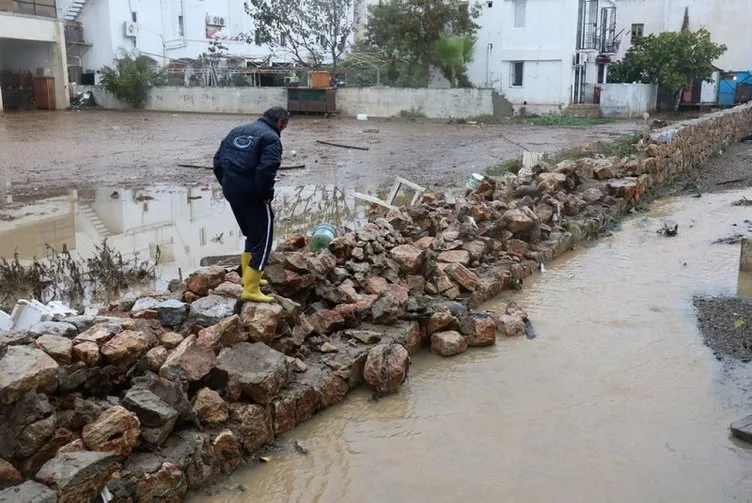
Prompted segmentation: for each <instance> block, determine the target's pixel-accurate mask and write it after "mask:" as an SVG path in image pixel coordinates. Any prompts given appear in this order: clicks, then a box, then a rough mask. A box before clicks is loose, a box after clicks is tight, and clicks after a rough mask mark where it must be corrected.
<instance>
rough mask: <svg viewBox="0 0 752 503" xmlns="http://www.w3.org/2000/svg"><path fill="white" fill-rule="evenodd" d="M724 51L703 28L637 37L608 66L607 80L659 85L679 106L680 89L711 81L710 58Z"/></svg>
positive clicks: (721, 45)
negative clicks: (670, 93) (693, 82)
mask: <svg viewBox="0 0 752 503" xmlns="http://www.w3.org/2000/svg"><path fill="white" fill-rule="evenodd" d="M724 52H726V46H725V45H723V44H716V43H715V42H713V40H712V39H711V36H710V32H709V31H708V30H706V29H705V28H700V29H699V30H697V31H690V30H682V31H679V32H663V33H661V34H659V35H648V36H646V37H640V38H637V39H636V40H635V41H634V45H633V46H632V47H631V48H630V49H629V51H627V54H626V56H625V58H624V60H623V61H621V62H618V63H614V64H613V65H611V68H610V69H609V81H611V82H643V83H656V84H659V85H661V86H663V87H665V88H666V89H669V90H670V91H671V92H672V93H673V94H674V103H675V108H676V109H678V108H679V101H680V97H681V93H682V91H684V89H686V87H687V86H688V85H689V84H690V82H692V81H695V80H706V81H709V80H711V78H712V76H713V72H714V71H715V67H714V66H713V61H715V60H717V59H718V58H719V57H721V55H722V54H723V53H724Z"/></svg>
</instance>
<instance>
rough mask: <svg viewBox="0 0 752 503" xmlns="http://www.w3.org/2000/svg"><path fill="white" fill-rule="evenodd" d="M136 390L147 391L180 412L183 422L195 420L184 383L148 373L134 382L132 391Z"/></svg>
mask: <svg viewBox="0 0 752 503" xmlns="http://www.w3.org/2000/svg"><path fill="white" fill-rule="evenodd" d="M134 389H146V390H149V391H151V392H152V393H154V394H155V395H157V396H158V397H159V398H161V399H162V400H164V401H165V402H167V403H168V404H169V405H170V406H171V407H172V408H174V409H175V410H176V411H178V413H179V414H180V419H182V420H183V421H192V420H193V409H192V408H191V403H190V402H189V401H188V397H187V396H186V394H185V391H184V390H183V386H182V383H180V382H174V381H170V380H168V379H165V378H162V377H159V376H157V375H154V374H152V373H151V372H147V373H146V375H145V376H143V377H137V378H136V379H134V380H133V386H132V387H131V390H134Z"/></svg>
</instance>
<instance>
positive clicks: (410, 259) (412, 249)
mask: <svg viewBox="0 0 752 503" xmlns="http://www.w3.org/2000/svg"><path fill="white" fill-rule="evenodd" d="M390 255H391V256H392V258H393V259H394V260H395V261H396V262H397V263H398V264H399V265H400V266H401V267H402V269H403V270H404V271H405V272H407V273H408V274H415V273H417V272H418V271H419V270H420V268H421V266H422V265H423V259H424V257H425V251H424V250H422V249H420V248H418V247H417V246H413V245H399V246H395V247H394V248H392V250H391V252H390Z"/></svg>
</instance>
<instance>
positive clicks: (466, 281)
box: [444, 264, 480, 292]
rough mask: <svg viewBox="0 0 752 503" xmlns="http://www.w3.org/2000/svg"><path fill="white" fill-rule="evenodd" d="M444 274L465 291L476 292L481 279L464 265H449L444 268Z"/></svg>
mask: <svg viewBox="0 0 752 503" xmlns="http://www.w3.org/2000/svg"><path fill="white" fill-rule="evenodd" d="M444 272H445V273H446V274H447V276H449V277H450V278H452V280H454V281H456V282H457V283H458V284H459V285H460V286H461V287H462V288H464V289H465V290H468V291H470V292H474V291H475V290H476V288H478V283H479V282H480V278H479V277H478V275H477V274H475V273H474V272H473V271H471V270H470V269H468V268H467V267H465V266H463V265H462V264H449V265H448V266H446V267H445V268H444Z"/></svg>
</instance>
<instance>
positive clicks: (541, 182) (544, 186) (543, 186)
mask: <svg viewBox="0 0 752 503" xmlns="http://www.w3.org/2000/svg"><path fill="white" fill-rule="evenodd" d="M566 183H567V175H565V174H564V173H541V174H539V175H538V189H539V190H540V191H542V192H548V193H549V194H553V193H555V192H558V191H559V190H561V189H563V188H564V185H565V184H566Z"/></svg>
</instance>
